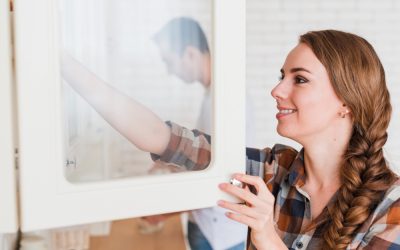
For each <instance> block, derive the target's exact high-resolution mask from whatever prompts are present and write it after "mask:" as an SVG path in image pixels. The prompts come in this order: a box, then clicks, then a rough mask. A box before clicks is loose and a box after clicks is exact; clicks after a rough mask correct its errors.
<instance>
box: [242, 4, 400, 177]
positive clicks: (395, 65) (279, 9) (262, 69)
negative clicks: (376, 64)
mask: <svg viewBox="0 0 400 250" xmlns="http://www.w3.org/2000/svg"><path fill="white" fill-rule="evenodd" d="M398 27H400V1H396V0H382V1H373V0H336V1H327V0H324V1H321V0H307V1H305V0H303V1H301V0H300V1H299V0H268V1H265V0H247V90H248V94H249V97H250V98H252V101H253V106H254V107H255V117H256V121H257V122H256V132H257V141H256V145H257V146H258V147H266V146H272V145H273V144H274V143H276V142H281V143H288V144H290V145H294V146H296V147H297V148H298V147H299V146H298V145H296V144H293V143H292V142H290V141H288V140H286V139H284V138H282V137H279V136H278V135H277V133H276V132H275V126H276V119H275V113H276V108H275V101H274V99H273V98H272V97H271V95H270V91H271V89H272V88H273V87H274V86H275V84H277V82H278V77H279V76H280V72H279V70H280V68H281V67H282V65H283V62H284V60H285V58H286V55H287V53H288V52H289V51H290V50H291V49H292V48H293V47H294V46H295V45H296V43H297V41H298V37H299V35H301V34H302V33H305V32H306V31H309V30H318V29H339V30H344V31H348V32H353V33H356V34H358V35H361V36H362V37H364V38H366V39H367V40H368V41H369V42H370V43H371V44H372V45H373V46H374V48H375V49H376V51H377V53H378V55H379V56H380V59H381V61H382V63H383V66H384V67H385V70H386V79H387V84H388V87H389V90H390V92H391V97H392V105H393V116H392V121H391V124H390V127H389V140H388V142H387V146H386V153H387V157H388V159H389V161H390V162H391V164H392V166H393V167H394V168H395V169H397V170H398V171H399V172H400V150H399V148H400V119H399V116H400V77H399V74H400V32H399V28H398Z"/></svg>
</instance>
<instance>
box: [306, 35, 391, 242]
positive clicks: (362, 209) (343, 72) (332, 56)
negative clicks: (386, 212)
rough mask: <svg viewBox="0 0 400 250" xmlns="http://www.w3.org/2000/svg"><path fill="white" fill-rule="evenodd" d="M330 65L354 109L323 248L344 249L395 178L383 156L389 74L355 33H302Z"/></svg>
mask: <svg viewBox="0 0 400 250" xmlns="http://www.w3.org/2000/svg"><path fill="white" fill-rule="evenodd" d="M300 42H303V43H305V44H307V45H308V46H309V47H310V48H311V49H312V50H313V52H314V54H315V55H316V56H317V58H318V59H319V60H320V61H321V63H322V64H323V65H324V66H325V68H326V69H327V72H328V74H329V77H330V80H331V83H332V85H333V87H334V89H335V91H336V93H337V94H338V96H340V97H341V98H342V100H343V101H344V103H345V104H346V105H347V107H348V108H349V109H350V110H351V113H352V118H353V128H354V129H353V134H352V136H351V139H350V142H349V145H348V148H347V150H346V152H345V153H344V156H343V164H342V167H341V170H340V177H341V183H342V186H341V187H340V189H339V190H338V194H337V199H336V201H335V202H334V204H333V205H331V206H328V211H327V213H328V215H329V216H328V217H327V218H328V219H327V220H326V224H325V230H324V233H323V238H324V247H323V249H345V248H346V247H347V246H348V245H349V244H350V243H351V241H352V240H353V238H354V236H355V234H356V233H357V231H358V230H359V229H360V227H361V226H362V224H363V223H364V222H365V221H366V220H367V218H368V217H369V216H370V214H371V213H372V211H373V210H374V209H375V207H376V206H377V204H378V203H379V202H380V201H381V199H382V196H383V194H384V192H385V191H386V190H387V189H388V188H389V187H390V185H391V184H392V183H393V182H394V181H395V177H396V176H395V174H394V173H393V172H392V171H391V170H390V168H389V167H388V165H387V163H386V160H385V158H384V155H383V145H384V144H385V143H386V140H387V132H386V130H387V127H388V125H389V121H390V116H391V111H392V107H391V104H390V96H389V92H388V90H387V87H386V82H385V73H384V70H383V67H382V65H381V63H380V61H379V58H378V56H377V55H376V53H375V51H374V50H373V48H372V46H371V45H370V44H369V43H368V42H367V41H366V40H364V39H363V38H361V37H358V36H356V35H353V34H350V33H345V32H340V31H334V30H325V31H316V32H309V33H306V34H305V35H302V36H301V37H300Z"/></svg>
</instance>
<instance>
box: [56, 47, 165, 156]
mask: <svg viewBox="0 0 400 250" xmlns="http://www.w3.org/2000/svg"><path fill="white" fill-rule="evenodd" d="M61 69H62V76H63V78H64V79H65V81H67V82H68V83H69V84H70V85H71V87H72V88H73V89H75V91H76V92H78V93H79V94H80V95H81V96H82V97H83V98H84V99H85V100H86V101H87V102H88V103H89V104H90V105H91V106H92V107H93V108H94V109H95V110H96V111H97V112H98V113H99V114H100V115H101V116H102V117H103V118H104V119H105V120H106V121H107V122H108V123H109V124H110V125H111V126H113V127H114V128H115V129H116V130H117V131H118V132H119V133H121V134H122V135H123V136H124V137H126V138H127V139H128V140H129V141H130V142H132V143H133V144H135V145H136V146H137V147H138V148H139V149H141V150H143V151H146V152H151V153H155V154H162V153H163V152H164V150H165V149H166V147H167V145H168V142H169V139H170V129H169V127H168V126H167V125H166V124H165V123H164V122H163V121H162V120H161V119H160V118H159V117H158V116H157V115H156V114H154V113H153V112H152V111H151V110H149V109H148V108H146V107H145V106H143V105H141V104H140V103H138V102H136V101H135V100H133V99H132V98H130V97H128V96H126V95H124V94H123V93H121V92H119V91H118V90H116V89H114V88H113V87H111V86H110V85H108V84H107V83H106V82H104V81H103V80H101V79H99V78H98V77H97V76H96V75H95V74H93V73H92V72H90V71H89V70H87V69H86V68H85V67H84V66H83V65H81V64H80V63H79V62H77V61H76V60H75V59H73V58H72V57H71V56H69V55H67V54H64V55H63V56H62V62H61Z"/></svg>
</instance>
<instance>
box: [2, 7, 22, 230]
mask: <svg viewBox="0 0 400 250" xmlns="http://www.w3.org/2000/svg"><path fill="white" fill-rule="evenodd" d="M10 20H11V17H10V3H9V1H8V0H0V117H1V123H0V124H1V125H0V204H1V208H0V234H1V233H15V232H16V231H17V229H18V226H17V203H16V183H15V182H16V177H15V157H14V150H15V145H14V141H15V137H14V136H15V123H14V119H13V113H12V104H13V100H14V99H13V98H12V97H13V92H14V91H13V87H12V63H11V62H12V45H11V30H10V25H11V24H10Z"/></svg>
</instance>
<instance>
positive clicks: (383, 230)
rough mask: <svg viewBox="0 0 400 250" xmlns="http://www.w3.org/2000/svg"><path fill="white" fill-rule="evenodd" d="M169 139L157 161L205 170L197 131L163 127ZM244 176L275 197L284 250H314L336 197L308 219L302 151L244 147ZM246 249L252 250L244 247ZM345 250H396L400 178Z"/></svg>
mask: <svg viewBox="0 0 400 250" xmlns="http://www.w3.org/2000/svg"><path fill="white" fill-rule="evenodd" d="M167 124H168V125H169V126H170V127H171V139H170V142H169V144H168V147H167V149H166V150H165V152H164V153H163V154H162V155H161V156H157V155H152V157H153V160H161V161H164V162H168V163H173V164H175V165H178V166H183V167H185V169H189V170H201V169H204V168H206V167H207V166H208V164H209V162H210V159H211V153H210V148H211V147H210V143H211V138H210V136H208V135H205V134H203V133H201V132H200V131H198V130H189V129H186V128H184V127H181V126H179V125H177V124H174V123H171V122H167ZM246 155H247V162H246V173H247V174H251V175H260V176H263V178H264V181H265V183H266V184H267V187H268V188H269V190H270V191H271V193H272V194H273V195H274V197H275V208H274V221H275V222H276V225H275V229H276V231H277V233H278V234H279V236H280V237H281V239H282V241H283V242H284V243H285V244H286V246H287V247H288V248H289V249H299V250H300V249H320V248H321V243H322V234H323V230H324V228H325V226H326V223H325V222H326V221H327V220H326V216H325V214H326V210H327V209H328V207H329V206H331V205H333V202H334V201H335V198H336V195H334V196H333V197H332V198H331V200H330V201H329V202H328V205H327V207H326V208H325V209H324V211H323V212H322V213H321V214H320V215H319V216H317V217H316V218H315V219H312V218H311V206H310V197H309V195H308V194H307V193H306V192H305V191H304V190H302V188H301V187H302V186H303V185H304V183H305V177H306V175H305V168H304V159H303V150H301V151H300V152H297V151H296V150H294V149H293V148H291V147H288V146H285V145H279V144H277V145H275V146H274V147H272V148H265V149H262V150H259V149H253V148H247V150H246ZM249 249H255V247H254V246H252V245H251V243H250V246H249ZM347 249H350V250H352V249H364V250H366V249H379V250H381V249H382V250H383V249H387V250H389V249H390V250H395V249H400V179H397V181H396V182H395V183H394V184H393V185H392V186H391V187H390V188H389V189H388V190H387V191H386V194H385V195H384V197H383V199H382V201H381V202H380V203H379V204H378V206H377V207H376V209H375V210H374V211H373V213H371V215H370V216H369V218H368V219H367V220H366V221H365V222H364V224H363V225H362V226H361V228H360V229H359V230H358V232H357V234H356V236H355V237H354V239H353V241H352V242H351V244H350V245H349V246H348V247H347Z"/></svg>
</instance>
